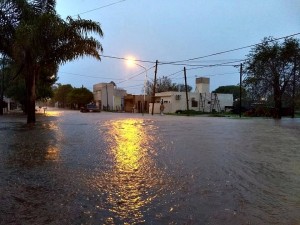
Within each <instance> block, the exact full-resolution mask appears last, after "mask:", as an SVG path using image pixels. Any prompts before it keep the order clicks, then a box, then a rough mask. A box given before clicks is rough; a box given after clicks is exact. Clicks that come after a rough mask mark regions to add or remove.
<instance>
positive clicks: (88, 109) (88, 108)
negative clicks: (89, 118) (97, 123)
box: [80, 104, 100, 113]
mask: <svg viewBox="0 0 300 225" xmlns="http://www.w3.org/2000/svg"><path fill="white" fill-rule="evenodd" d="M80 112H82V113H86V112H100V109H99V108H98V107H97V106H96V105H95V104H87V105H86V106H85V107H81V108H80Z"/></svg>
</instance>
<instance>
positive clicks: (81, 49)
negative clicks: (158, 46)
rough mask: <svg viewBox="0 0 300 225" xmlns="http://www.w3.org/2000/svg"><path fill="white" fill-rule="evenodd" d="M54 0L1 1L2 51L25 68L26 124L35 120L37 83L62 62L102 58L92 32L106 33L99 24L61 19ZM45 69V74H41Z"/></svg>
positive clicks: (21, 68)
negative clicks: (82, 58) (91, 57)
mask: <svg viewBox="0 0 300 225" xmlns="http://www.w3.org/2000/svg"><path fill="white" fill-rule="evenodd" d="M55 4H56V1H55V0H48V1H44V0H6V1H1V2H0V53H5V54H6V55H7V56H8V57H9V58H11V59H12V60H13V61H14V63H15V64H16V65H17V66H18V67H19V68H20V70H21V71H22V76H23V78H24V80H25V86H26V100H27V103H26V105H27V109H28V112H27V123H35V100H36V84H37V83H38V81H39V79H41V77H42V76H46V77H52V76H53V74H55V72H56V71H57V68H58V66H59V65H60V64H62V63H66V62H67V61H70V60H73V59H76V58H78V57H83V56H84V55H90V56H93V57H95V58H96V59H99V60H100V54H99V52H101V51H102V50H103V49H102V46H101V44H100V42H99V41H97V40H96V39H95V38H94V37H92V36H89V34H90V33H91V32H93V33H95V34H97V35H99V36H100V37H102V36H103V32H102V29H101V26H100V24H99V23H97V22H94V21H91V20H84V19H81V18H78V19H72V18H71V17H67V19H66V21H65V20H62V19H61V18H60V17H59V15H57V13H56V11H55ZM42 71H44V73H42Z"/></svg>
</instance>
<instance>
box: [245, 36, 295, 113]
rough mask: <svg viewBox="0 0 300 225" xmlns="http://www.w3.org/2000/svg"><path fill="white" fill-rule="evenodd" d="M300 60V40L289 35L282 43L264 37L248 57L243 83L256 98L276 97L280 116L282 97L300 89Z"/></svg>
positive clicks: (276, 106)
mask: <svg viewBox="0 0 300 225" xmlns="http://www.w3.org/2000/svg"><path fill="white" fill-rule="evenodd" d="M299 62H300V44H299V40H297V39H294V38H287V39H285V40H284V41H283V42H282V43H279V42H278V41H274V40H272V38H265V39H264V40H263V42H262V44H259V45H256V46H255V47H254V48H253V49H252V50H251V52H250V53H249V55H248V57H247V61H246V62H245V69H244V73H245V74H246V79H245V80H244V84H245V86H246V87H247V90H248V91H249V93H251V94H252V95H253V96H254V97H255V98H256V100H260V99H261V98H270V97H272V98H273V101H274V106H275V107H274V108H275V112H274V115H273V117H274V118H278V119H280V118H281V111H282V100H283V97H284V96H291V95H292V94H291V92H292V91H293V90H299V87H300V86H299V83H300V75H299V70H300V67H299V66H297V65H299ZM295 87H298V88H295Z"/></svg>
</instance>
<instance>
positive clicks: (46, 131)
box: [3, 121, 62, 167]
mask: <svg viewBox="0 0 300 225" xmlns="http://www.w3.org/2000/svg"><path fill="white" fill-rule="evenodd" d="M9 133H11V134H9ZM61 138H62V133H61V131H60V129H59V127H58V126H57V122H56V121H49V122H48V121H43V122H37V123H36V125H35V126H33V127H32V126H27V125H17V126H15V127H11V128H10V130H8V133H7V139H6V142H7V149H6V151H5V152H4V155H3V156H4V158H7V163H8V165H15V166H16V165H18V166H25V167H35V166H38V165H42V164H44V163H45V162H46V161H58V160H59V157H60V149H59V144H58V143H59V140H61Z"/></svg>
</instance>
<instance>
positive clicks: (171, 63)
mask: <svg viewBox="0 0 300 225" xmlns="http://www.w3.org/2000/svg"><path fill="white" fill-rule="evenodd" d="M299 34H300V32H299V33H295V34H291V35H287V36H284V37H279V38H273V39H272V40H269V42H274V41H277V40H281V39H285V38H289V37H293V36H297V35H299ZM262 43H263V42H260V43H257V44H252V45H247V46H244V47H239V48H234V49H230V50H226V51H221V52H216V53H213V54H209V55H204V56H199V57H195V58H190V59H185V60H178V61H159V63H158V64H159V65H176V64H177V65H181V66H204V65H194V64H178V63H182V62H189V61H194V60H196V59H203V58H208V57H211V56H216V55H221V54H225V53H229V52H233V51H238V50H242V49H245V48H251V47H254V46H257V45H261V44H262ZM101 56H102V57H105V58H111V59H118V60H126V61H128V60H132V59H128V58H124V57H118V56H109V55H101ZM133 61H135V62H143V63H153V64H155V61H151V60H142V59H134V60H133ZM240 61H242V60H240Z"/></svg>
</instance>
